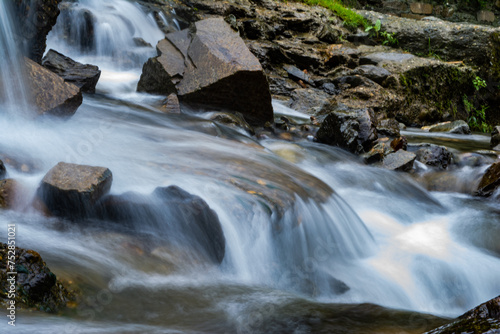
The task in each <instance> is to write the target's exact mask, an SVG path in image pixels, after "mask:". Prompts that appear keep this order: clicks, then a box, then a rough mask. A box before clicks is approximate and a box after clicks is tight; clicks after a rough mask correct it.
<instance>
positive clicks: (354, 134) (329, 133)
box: [316, 105, 377, 154]
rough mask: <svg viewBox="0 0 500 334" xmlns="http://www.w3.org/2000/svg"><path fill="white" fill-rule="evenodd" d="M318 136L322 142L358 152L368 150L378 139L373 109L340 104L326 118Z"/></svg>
mask: <svg viewBox="0 0 500 334" xmlns="http://www.w3.org/2000/svg"><path fill="white" fill-rule="evenodd" d="M316 136H317V139H318V141H319V142H321V143H325V144H329V145H336V146H340V147H342V148H346V149H348V150H349V151H351V152H353V153H357V154H359V153H362V152H367V151H369V150H370V149H371V148H372V147H373V145H374V141H375V140H376V139H377V130H376V129H375V117H374V115H373V110H371V109H350V108H347V107H345V106H342V105H341V106H338V107H337V109H336V110H335V111H333V112H332V113H330V114H329V115H328V116H327V117H326V118H325V120H324V121H323V123H322V124H321V127H320V129H319V130H318V132H317V135H316Z"/></svg>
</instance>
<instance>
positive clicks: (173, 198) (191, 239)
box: [93, 186, 226, 263]
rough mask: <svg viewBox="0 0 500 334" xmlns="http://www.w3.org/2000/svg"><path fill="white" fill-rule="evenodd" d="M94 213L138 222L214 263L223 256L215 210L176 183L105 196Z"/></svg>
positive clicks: (122, 222)
mask: <svg viewBox="0 0 500 334" xmlns="http://www.w3.org/2000/svg"><path fill="white" fill-rule="evenodd" d="M93 217H94V218H97V219H101V220H108V221H113V222H116V223H118V224H120V226H122V227H128V228H137V222H141V224H140V229H141V232H148V231H149V230H148V228H150V229H151V232H152V233H153V231H154V233H155V235H157V236H158V237H161V238H165V239H166V241H168V242H169V243H171V244H173V245H174V246H176V247H183V248H186V247H187V248H189V247H194V248H195V249H196V250H198V251H200V253H201V254H205V256H206V257H207V259H210V260H211V261H213V262H215V263H221V262H222V259H223V258H224V254H225V243H226V241H225V237H224V233H223V231H222V227H221V225H220V221H219V218H218V216H217V214H216V213H215V211H213V210H212V209H210V207H209V206H208V204H207V203H206V202H205V201H204V200H203V199H201V198H200V197H198V196H195V195H192V194H190V193H188V192H186V191H184V190H183V189H181V188H179V187H177V186H169V187H158V188H156V189H155V190H154V192H153V193H152V194H151V195H141V194H137V193H133V192H129V193H125V194H122V195H108V196H105V197H104V198H102V200H100V201H99V202H98V203H97V204H96V206H95V211H94V213H93ZM162 231H164V232H165V233H164V234H165V235H163V234H162ZM179 243H180V244H179Z"/></svg>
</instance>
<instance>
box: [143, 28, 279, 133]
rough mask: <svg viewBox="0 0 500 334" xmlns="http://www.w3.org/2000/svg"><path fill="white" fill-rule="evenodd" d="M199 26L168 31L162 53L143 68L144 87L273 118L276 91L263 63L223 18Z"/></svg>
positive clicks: (257, 118) (260, 119)
mask: <svg viewBox="0 0 500 334" xmlns="http://www.w3.org/2000/svg"><path fill="white" fill-rule="evenodd" d="M193 30H194V31H188V30H183V31H180V32H175V33H171V34H168V35H167V36H166V39H165V40H163V41H161V42H160V43H159V44H158V46H157V50H158V54H159V56H158V57H155V58H151V59H149V60H148V61H147V62H146V64H144V67H143V73H142V75H141V79H140V81H139V84H138V87H137V89H138V91H146V92H150V93H156V94H164V95H169V94H171V93H176V94H177V95H178V96H179V99H180V100H181V101H183V102H187V103H193V104H204V105H209V106H215V107H220V108H227V109H230V110H234V111H238V112H241V113H242V114H243V115H244V116H245V118H246V119H247V120H248V121H249V122H250V123H252V124H264V123H265V122H267V121H272V118H273V110H272V105H271V94H270V92H269V86H268V83H267V80H266V77H265V74H264V72H263V70H262V67H261V65H260V63H259V61H258V60H257V58H255V56H253V55H252V54H251V53H250V51H249V50H248V48H247V47H246V46H245V44H244V42H243V40H242V39H241V38H240V37H239V35H238V33H237V32H235V31H234V30H233V29H232V28H231V26H230V25H229V24H227V23H226V22H225V21H224V20H223V19H207V20H203V21H198V22H196V24H195V26H194V27H193Z"/></svg>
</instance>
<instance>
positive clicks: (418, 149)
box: [409, 144, 452, 169]
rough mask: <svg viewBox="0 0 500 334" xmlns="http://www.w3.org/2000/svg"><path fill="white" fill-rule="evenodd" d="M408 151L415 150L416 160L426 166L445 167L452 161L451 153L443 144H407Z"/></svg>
mask: <svg viewBox="0 0 500 334" xmlns="http://www.w3.org/2000/svg"><path fill="white" fill-rule="evenodd" d="M409 151H413V152H415V154H416V155H417V160H418V161H420V162H421V163H424V164H426V165H428V166H433V167H438V168H441V169H446V168H447V167H448V166H449V165H450V164H451V161H452V154H451V152H450V151H448V149H447V148H446V147H444V146H438V145H433V144H422V145H409Z"/></svg>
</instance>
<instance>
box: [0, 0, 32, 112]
mask: <svg viewBox="0 0 500 334" xmlns="http://www.w3.org/2000/svg"><path fill="white" fill-rule="evenodd" d="M10 7H11V1H0V69H1V70H0V110H2V109H3V111H2V112H4V111H6V112H9V113H11V114H19V110H22V111H26V110H27V109H28V102H27V98H26V97H27V93H26V89H25V87H26V86H25V84H24V75H23V73H24V62H23V56H22V54H21V52H20V51H19V50H18V46H17V44H16V42H15V35H14V29H15V25H14V22H13V20H12V8H10Z"/></svg>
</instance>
